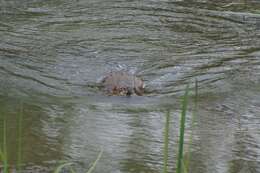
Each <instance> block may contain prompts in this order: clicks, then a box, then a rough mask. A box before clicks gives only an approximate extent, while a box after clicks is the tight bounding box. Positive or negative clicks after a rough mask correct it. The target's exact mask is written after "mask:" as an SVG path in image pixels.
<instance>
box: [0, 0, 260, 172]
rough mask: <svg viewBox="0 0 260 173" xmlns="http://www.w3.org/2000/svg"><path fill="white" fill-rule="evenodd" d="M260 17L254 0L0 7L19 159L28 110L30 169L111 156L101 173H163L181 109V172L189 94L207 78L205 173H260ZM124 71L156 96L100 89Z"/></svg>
mask: <svg viewBox="0 0 260 173" xmlns="http://www.w3.org/2000/svg"><path fill="white" fill-rule="evenodd" d="M259 9H260V3H259V2H258V1H254V0H250V1H233V2H232V1H221V2H210V1H191V0H180V1H167V0H165V1H147V0H143V1H122V0H118V1H115V0H109V1H101V0H99V1H97V0H95V1H93V0H89V1H83V0H77V1H75V0H69V1H66V2H63V1H59V0H54V1H43V0H34V1H21V0H19V1H17V0H12V1H5V0H2V1H0V14H1V15H0V38H1V41H0V80H1V82H0V103H1V107H0V110H1V127H2V122H3V120H4V119H6V120H7V124H8V126H7V127H8V128H7V134H8V151H9V158H10V162H11V163H12V164H13V165H15V163H16V155H17V133H18V132H17V128H18V126H17V117H18V116H19V115H20V113H21V105H22V107H23V128H22V134H23V135H22V138H23V142H22V146H23V147H22V150H23V151H22V162H23V169H25V170H28V171H27V172H29V171H30V170H34V169H35V170H38V169H39V170H40V171H42V172H48V171H50V169H53V168H54V167H55V165H57V163H58V162H59V161H60V160H70V161H74V162H76V163H77V164H78V165H79V166H78V168H77V169H79V171H83V170H84V169H85V168H88V167H89V164H90V163H91V162H92V161H93V160H94V159H95V158H96V156H97V154H98V152H99V150H100V148H103V149H104V154H103V157H102V159H101V160H100V163H99V164H98V166H97V168H96V172H116V173H119V172H149V173H151V172H159V171H160V170H161V168H162V160H163V159H162V158H163V155H162V147H163V143H162V142H163V136H162V134H163V126H164V114H165V110H166V109H168V108H170V109H171V111H172V118H171V141H170V147H171V148H170V151H171V154H170V168H171V169H174V167H175V165H176V164H175V160H176V150H177V149H176V147H177V145H176V144H177V142H178V141H177V138H178V127H179V113H180V109H179V108H180V105H179V97H180V96H181V95H182V94H183V90H184V88H185V86H186V84H187V83H189V82H190V83H192V82H194V81H195V79H197V80H198V81H199V92H200V93H199V95H200V98H199V112H198V116H197V118H196V121H197V123H196V127H195V129H194V130H193V134H194V140H193V144H192V150H191V153H192V163H191V167H192V170H193V172H199V173H203V172H205V173H206V172H219V173H223V172H230V173H233V172H234V173H235V172H240V173H248V172H252V173H255V172H260V168H259V166H258V165H259V162H260V160H259V156H260V146H259V144H260V133H259V125H260V121H259V117H258V116H259V115H260V109H259V108H260V101H259V100H260V94H259V93H260V88H259V86H260V85H259V83H260V77H259V76H260V46H259V45H260V39H259V37H260V11H259ZM117 69H127V70H129V71H130V72H134V73H136V74H137V75H138V76H140V77H142V78H143V79H144V81H145V83H146V86H147V89H146V95H145V96H144V97H130V98H125V97H108V96H104V95H103V93H102V92H101V91H100V90H99V84H98V81H99V80H100V79H101V78H102V77H103V76H104V75H105V74H106V73H108V72H110V71H113V70H117ZM190 115H191V112H189V115H188V122H187V133H186V140H188V139H189V136H190V134H191V129H190V126H191V124H190V123H191V122H190ZM1 129H2V128H1ZM1 134H2V130H1ZM35 170H34V171H35ZM40 171H38V172H40Z"/></svg>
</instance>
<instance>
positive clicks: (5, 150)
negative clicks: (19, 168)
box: [2, 119, 8, 173]
mask: <svg viewBox="0 0 260 173" xmlns="http://www.w3.org/2000/svg"><path fill="white" fill-rule="evenodd" d="M2 159H3V160H2V161H3V166H4V171H3V172H4V173H8V161H7V159H8V158H7V143H6V119H4V124H3V157H2Z"/></svg>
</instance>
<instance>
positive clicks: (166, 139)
mask: <svg viewBox="0 0 260 173" xmlns="http://www.w3.org/2000/svg"><path fill="white" fill-rule="evenodd" d="M169 127H170V111H169V110H168V111H167V113H166V121H165V128H164V153H163V173H167V172H168V154H169V149H168V145H169Z"/></svg>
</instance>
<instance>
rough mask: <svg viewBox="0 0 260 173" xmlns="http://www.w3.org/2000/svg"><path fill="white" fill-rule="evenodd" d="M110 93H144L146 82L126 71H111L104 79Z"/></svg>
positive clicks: (121, 94) (103, 82)
mask: <svg viewBox="0 0 260 173" xmlns="http://www.w3.org/2000/svg"><path fill="white" fill-rule="evenodd" d="M102 84H103V86H104V89H105V91H106V93H107V94H108V95H117V96H130V95H138V96H141V95H143V94H144V82H143V80H142V79H141V78H139V77H137V76H135V75H133V74H130V73H128V72H125V71H116V72H110V73H109V74H108V75H106V76H105V77H104V79H103V80H102Z"/></svg>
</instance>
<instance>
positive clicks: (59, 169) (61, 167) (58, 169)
mask: <svg viewBox="0 0 260 173" xmlns="http://www.w3.org/2000/svg"><path fill="white" fill-rule="evenodd" d="M71 165H73V163H64V164H61V165H60V166H58V167H57V168H56V170H55V171H54V173H59V172H61V171H62V169H63V168H65V167H67V166H71Z"/></svg>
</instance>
